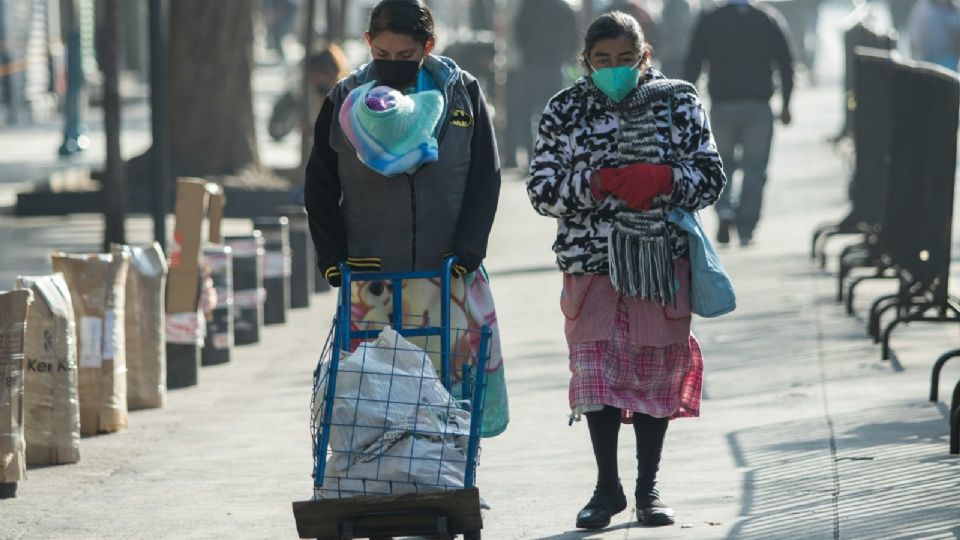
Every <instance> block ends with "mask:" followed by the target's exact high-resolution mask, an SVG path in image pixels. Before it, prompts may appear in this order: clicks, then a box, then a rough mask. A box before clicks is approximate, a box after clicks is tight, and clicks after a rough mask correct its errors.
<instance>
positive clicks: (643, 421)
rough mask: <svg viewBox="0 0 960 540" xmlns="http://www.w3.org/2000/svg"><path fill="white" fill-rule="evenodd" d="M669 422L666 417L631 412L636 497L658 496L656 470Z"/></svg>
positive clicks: (658, 465)
mask: <svg viewBox="0 0 960 540" xmlns="http://www.w3.org/2000/svg"><path fill="white" fill-rule="evenodd" d="M669 422H670V420H669V419H668V418H654V417H652V416H650V415H647V414H640V413H633V431H634V433H635V434H636V436H637V490H636V496H637V499H642V498H648V497H652V498H658V497H659V495H658V494H657V470H658V469H659V468H660V455H661V454H662V452H663V439H664V437H665V436H666V434H667V425H668V424H669Z"/></svg>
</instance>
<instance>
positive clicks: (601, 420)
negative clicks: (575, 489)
mask: <svg viewBox="0 0 960 540" xmlns="http://www.w3.org/2000/svg"><path fill="white" fill-rule="evenodd" d="M585 416H586V417H587V427H588V428H590V442H592V443H593V455H594V457H595V458H596V459H597V490H598V491H600V492H603V493H610V492H612V491H617V488H619V486H620V474H619V472H618V471H617V437H618V435H619V434H620V409H618V408H616V407H611V406H609V405H607V406H604V408H603V410H601V411H596V412H588V413H586V414H585Z"/></svg>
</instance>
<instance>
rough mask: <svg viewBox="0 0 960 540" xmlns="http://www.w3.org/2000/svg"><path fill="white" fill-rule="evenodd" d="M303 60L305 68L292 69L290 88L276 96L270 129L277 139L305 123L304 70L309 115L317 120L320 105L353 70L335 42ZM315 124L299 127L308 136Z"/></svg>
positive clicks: (269, 131)
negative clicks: (308, 89) (302, 107)
mask: <svg viewBox="0 0 960 540" xmlns="http://www.w3.org/2000/svg"><path fill="white" fill-rule="evenodd" d="M304 63H305V68H306V69H305V70H303V69H296V70H292V73H293V76H292V77H291V80H290V81H289V82H288V88H289V89H288V90H287V91H286V92H284V93H283V94H282V95H281V96H280V97H279V98H278V99H277V101H276V103H274V105H273V110H272V111H271V113H270V120H269V122H268V124H267V132H268V133H269V134H270V137H272V138H273V140H275V141H279V140H281V139H283V138H284V137H286V136H287V135H288V134H289V133H290V132H291V131H293V129H294V128H295V127H296V126H297V125H299V124H301V123H302V122H303V120H302V117H301V114H302V112H301V110H300V106H301V104H302V103H303V101H302V99H303V96H302V94H303V88H302V86H301V84H300V81H301V77H302V76H303V74H304V72H306V76H307V86H308V87H309V88H310V92H309V94H308V95H307V105H308V106H309V114H308V116H309V117H310V119H311V121H316V119H317V115H318V114H320V106H321V105H322V104H323V100H324V99H326V97H327V94H329V93H330V90H332V89H333V87H334V85H336V84H337V82H338V81H340V79H343V78H344V77H346V76H347V75H348V74H349V73H350V66H349V65H348V63H347V57H346V56H345V55H344V54H343V50H342V49H341V48H340V47H339V46H337V44H335V43H331V44H330V45H329V46H328V47H327V48H325V49H323V50H321V51H319V52H316V53H313V54H311V55H309V56H307V58H306V59H304ZM312 127H313V124H312V123H311V124H310V125H309V126H300V128H301V130H302V131H303V133H306V134H307V135H308V136H310V135H311V133H312Z"/></svg>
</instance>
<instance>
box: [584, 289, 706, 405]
mask: <svg viewBox="0 0 960 540" xmlns="http://www.w3.org/2000/svg"><path fill="white" fill-rule="evenodd" d="M627 313H628V312H627V308H626V305H625V304H624V302H622V301H621V302H619V304H618V306H617V316H616V322H615V328H614V332H613V339H612V340H610V341H590V342H585V343H570V344H569V347H570V373H571V378H570V408H571V409H572V410H573V414H574V415H579V414H581V413H585V412H591V411H597V410H601V409H603V406H604V405H610V406H612V407H617V408H619V409H620V410H621V411H623V414H622V420H623V421H624V422H625V423H629V422H630V420H631V417H632V415H633V413H634V412H637V413H643V414H648V415H650V416H653V417H655V418H682V417H696V416H700V394H701V392H702V390H703V356H702V354H701V352H700V345H699V344H698V343H697V339H696V337H694V335H693V334H692V333H691V334H690V337H689V338H688V340H687V342H686V343H676V344H673V345H667V346H665V347H642V346H637V345H631V344H630V340H629V336H630V321H629V317H628V314H627Z"/></svg>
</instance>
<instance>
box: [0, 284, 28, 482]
mask: <svg viewBox="0 0 960 540" xmlns="http://www.w3.org/2000/svg"><path fill="white" fill-rule="evenodd" d="M32 301H33V294H32V293H31V292H30V291H12V292H0V483H4V484H9V483H14V482H19V481H21V480H23V479H25V478H26V475H27V456H26V444H25V443H24V440H23V368H24V358H23V346H24V340H25V337H26V336H25V334H26V326H27V324H26V323H27V309H28V307H29V306H30V303H31V302H32Z"/></svg>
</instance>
